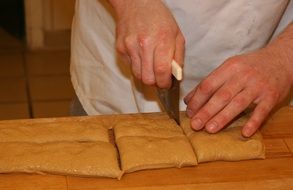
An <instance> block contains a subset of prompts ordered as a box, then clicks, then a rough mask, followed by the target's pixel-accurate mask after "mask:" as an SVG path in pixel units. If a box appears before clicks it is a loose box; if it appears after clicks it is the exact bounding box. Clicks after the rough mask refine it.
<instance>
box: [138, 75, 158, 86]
mask: <svg viewBox="0 0 293 190" xmlns="http://www.w3.org/2000/svg"><path fill="white" fill-rule="evenodd" d="M141 80H142V82H143V83H144V84H146V85H154V84H155V80H154V79H153V78H152V77H149V76H145V75H143V76H142V77H141Z"/></svg>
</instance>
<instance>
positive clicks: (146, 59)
mask: <svg viewBox="0 0 293 190" xmlns="http://www.w3.org/2000/svg"><path fill="white" fill-rule="evenodd" d="M140 57H141V73H142V81H143V83H144V84H147V85H154V84H155V82H156V79H155V73H154V45H153V43H152V41H151V40H150V39H143V40H141V42H140Z"/></svg>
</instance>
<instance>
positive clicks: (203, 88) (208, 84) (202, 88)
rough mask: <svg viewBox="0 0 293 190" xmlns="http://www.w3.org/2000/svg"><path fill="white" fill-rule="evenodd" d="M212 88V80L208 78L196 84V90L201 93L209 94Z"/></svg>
mask: <svg viewBox="0 0 293 190" xmlns="http://www.w3.org/2000/svg"><path fill="white" fill-rule="evenodd" d="M213 89H214V86H213V82H212V81H210V80H204V81H202V82H201V83H200V84H199V86H198V91H199V92H201V93H203V94H211V93H212V91H213Z"/></svg>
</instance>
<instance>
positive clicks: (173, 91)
mask: <svg viewBox="0 0 293 190" xmlns="http://www.w3.org/2000/svg"><path fill="white" fill-rule="evenodd" d="M171 65H172V86H171V88H169V89H162V88H157V94H158V97H159V99H160V102H161V104H162V105H163V107H164V109H165V111H166V112H167V113H168V115H169V117H170V118H172V119H174V120H175V121H176V123H177V124H178V125H180V117H179V115H180V114H179V97H180V81H181V80H182V68H181V67H180V65H179V64H178V63H177V62H176V61H175V60H172V62H171Z"/></svg>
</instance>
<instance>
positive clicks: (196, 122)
mask: <svg viewBox="0 0 293 190" xmlns="http://www.w3.org/2000/svg"><path fill="white" fill-rule="evenodd" d="M191 126H192V128H193V129H194V130H200V129H201V128H202V121H201V119H199V118H195V119H194V120H192V122H191Z"/></svg>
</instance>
